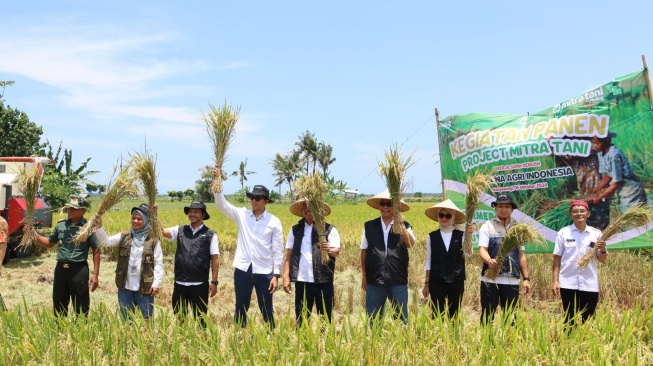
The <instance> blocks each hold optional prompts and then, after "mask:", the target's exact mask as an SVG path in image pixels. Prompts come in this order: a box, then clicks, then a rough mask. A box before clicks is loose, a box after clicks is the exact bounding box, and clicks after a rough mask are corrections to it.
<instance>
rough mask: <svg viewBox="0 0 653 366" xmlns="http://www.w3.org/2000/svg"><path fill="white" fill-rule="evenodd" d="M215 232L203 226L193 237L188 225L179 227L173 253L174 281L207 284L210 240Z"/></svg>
mask: <svg viewBox="0 0 653 366" xmlns="http://www.w3.org/2000/svg"><path fill="white" fill-rule="evenodd" d="M213 235H216V234H215V232H214V231H213V230H211V229H209V228H208V227H206V225H204V226H203V227H202V228H201V229H200V230H199V231H198V232H197V233H195V235H193V230H192V229H191V227H190V226H189V225H184V226H180V227H179V234H178V235H177V252H176V253H175V281H179V282H208V280H209V271H210V269H211V239H212V238H213Z"/></svg>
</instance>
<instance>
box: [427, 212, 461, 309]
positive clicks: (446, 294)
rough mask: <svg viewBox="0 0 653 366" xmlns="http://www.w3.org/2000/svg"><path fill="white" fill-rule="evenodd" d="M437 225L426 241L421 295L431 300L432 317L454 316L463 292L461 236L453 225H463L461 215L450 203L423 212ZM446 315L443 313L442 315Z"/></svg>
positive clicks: (459, 231)
mask: <svg viewBox="0 0 653 366" xmlns="http://www.w3.org/2000/svg"><path fill="white" fill-rule="evenodd" d="M424 213H425V214H426V216H428V218H430V219H431V220H433V221H437V222H438V224H440V228H439V229H438V230H435V231H432V232H431V233H429V236H428V237H427V239H426V266H425V269H426V275H425V279H424V289H423V290H422V294H423V295H424V297H425V298H428V297H429V295H430V296H431V309H433V316H435V315H436V314H437V315H439V314H448V315H449V317H450V318H453V317H455V316H456V314H457V313H458V309H459V308H460V302H461V301H462V299H463V292H464V291H465V255H464V254H463V236H464V234H465V233H464V232H463V231H461V230H457V229H456V228H455V226H454V225H459V224H462V223H464V222H465V218H466V216H465V214H464V213H463V212H462V211H461V210H460V209H459V208H458V207H456V205H455V204H454V203H453V202H452V201H451V200H446V201H443V202H440V203H437V204H435V205H433V206H431V207H429V208H427V209H426V211H424ZM445 311H446V312H445Z"/></svg>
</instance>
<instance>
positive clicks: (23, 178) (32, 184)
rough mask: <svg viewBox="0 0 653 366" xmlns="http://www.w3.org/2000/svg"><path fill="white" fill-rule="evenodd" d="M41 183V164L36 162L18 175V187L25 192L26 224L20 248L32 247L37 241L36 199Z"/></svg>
mask: <svg viewBox="0 0 653 366" xmlns="http://www.w3.org/2000/svg"><path fill="white" fill-rule="evenodd" d="M40 184H41V175H40V174H39V165H38V164H34V167H33V168H32V169H21V171H20V174H19V176H18V189H19V190H20V192H22V194H23V198H24V199H25V207H26V210H25V219H24V220H23V224H24V225H25V234H23V238H22V239H21V241H20V244H19V245H18V247H19V248H31V247H32V246H33V245H35V243H36V241H35V240H36V237H35V235H34V233H35V230H34V221H33V220H34V213H35V212H36V208H35V207H36V206H35V204H34V201H35V200H36V194H37V192H38V190H39V185H40Z"/></svg>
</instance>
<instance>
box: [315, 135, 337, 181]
mask: <svg viewBox="0 0 653 366" xmlns="http://www.w3.org/2000/svg"><path fill="white" fill-rule="evenodd" d="M332 153H333V148H332V147H331V145H327V144H325V143H324V142H320V144H319V145H318V148H317V163H318V164H320V167H321V168H322V177H323V178H324V179H326V177H327V176H328V174H329V165H331V164H333V163H334V162H335V161H336V158H332V157H331V154H332Z"/></svg>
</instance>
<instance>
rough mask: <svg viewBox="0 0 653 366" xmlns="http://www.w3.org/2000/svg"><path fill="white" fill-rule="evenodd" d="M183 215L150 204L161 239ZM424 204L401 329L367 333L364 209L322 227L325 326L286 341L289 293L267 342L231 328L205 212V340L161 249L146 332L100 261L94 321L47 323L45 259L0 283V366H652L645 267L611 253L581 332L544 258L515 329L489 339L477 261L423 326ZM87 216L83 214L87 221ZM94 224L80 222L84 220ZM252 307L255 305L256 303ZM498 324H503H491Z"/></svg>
mask: <svg viewBox="0 0 653 366" xmlns="http://www.w3.org/2000/svg"><path fill="white" fill-rule="evenodd" d="M139 203H140V201H133V202H122V203H120V204H119V205H117V206H116V207H117V208H118V210H117V211H111V212H108V213H106V214H105V215H104V226H105V229H106V230H107V232H108V233H109V234H113V233H117V232H119V231H122V230H126V229H128V227H129V217H130V216H129V209H130V208H131V207H133V206H137V205H138V204H139ZM185 204H186V205H187V204H188V202H176V201H175V202H169V201H166V200H161V201H160V202H159V214H160V218H161V220H162V222H163V223H164V225H165V226H174V225H180V224H185V223H186V222H187V219H186V217H185V216H184V214H183V209H182V208H183V206H184V205H185ZM432 204H433V203H432V202H431V203H428V202H420V203H411V210H410V211H408V212H406V213H405V215H404V217H405V219H406V220H407V221H408V222H410V223H411V224H412V225H413V229H414V231H415V234H416V236H417V238H418V241H417V243H416V246H415V248H413V249H411V265H410V271H409V272H410V273H409V281H410V283H409V298H410V301H409V310H410V315H409V316H410V319H409V322H408V324H407V325H403V324H402V323H401V322H399V321H395V320H393V319H392V317H391V315H390V314H388V315H387V316H386V318H385V319H383V321H382V322H380V323H379V325H378V326H376V327H374V328H372V329H370V328H368V326H367V319H366V317H365V314H364V306H363V305H364V293H363V291H362V290H361V288H360V281H361V274H360V260H359V258H360V250H359V248H358V245H359V242H360V237H361V234H362V224H363V222H364V221H366V220H369V219H372V218H375V217H377V216H378V212H377V211H375V210H374V209H372V208H370V207H368V206H367V205H366V204H365V203H364V202H361V203H359V204H332V205H331V207H332V210H333V211H332V214H331V215H330V216H329V217H327V221H328V222H330V223H332V224H333V225H335V226H336V227H337V228H338V231H339V232H340V234H341V236H342V250H341V255H340V256H339V257H338V261H337V265H336V279H335V291H336V304H335V310H334V322H333V323H332V324H321V323H320V322H319V320H318V319H315V317H314V319H313V320H312V322H311V324H310V326H309V327H306V328H299V329H298V328H296V326H295V320H294V307H293V300H294V293H293V294H290V295H288V294H286V293H284V292H283V291H280V292H277V293H276V294H275V295H274V301H275V314H276V319H277V328H276V329H275V330H274V331H272V332H269V331H268V330H267V328H266V327H265V326H264V324H263V322H262V319H261V315H260V312H259V311H258V309H257V307H256V301H253V302H252V305H253V306H252V308H251V309H250V311H249V317H250V318H249V319H250V325H249V327H248V328H246V329H239V328H236V327H234V325H233V323H232V316H233V306H234V302H235V301H234V294H233V269H232V267H231V260H232V258H233V251H234V248H235V243H236V234H237V232H236V225H235V224H234V223H232V222H231V221H229V220H227V219H225V218H224V217H223V216H222V215H221V214H220V213H219V212H218V211H217V210H216V209H215V206H214V205H213V204H212V203H211V204H209V213H210V215H211V219H210V220H208V221H207V222H206V224H207V225H208V226H209V227H211V228H212V229H214V230H216V231H217V233H218V235H219V241H220V252H221V260H220V264H221V269H220V276H219V280H220V285H219V286H218V294H217V296H216V297H215V298H213V299H211V301H210V304H209V315H208V317H209V321H208V326H207V328H206V329H201V328H199V327H198V326H197V323H196V322H195V321H194V320H191V319H178V318H177V317H175V316H174V315H173V314H172V311H171V305H170V303H171V295H172V283H173V256H174V250H175V247H174V243H168V242H167V241H165V242H164V243H163V244H164V245H163V248H164V253H165V260H164V262H165V271H166V275H165V277H164V284H163V286H162V289H161V292H160V293H159V295H158V296H157V298H156V302H155V317H154V318H153V319H152V320H151V321H150V323H149V324H148V323H145V321H144V320H143V319H140V318H135V319H133V320H131V321H128V322H125V321H123V320H121V318H120V317H119V315H118V312H117V303H118V302H117V295H116V293H117V290H116V288H115V285H114V270H115V264H116V263H115V261H113V260H111V257H112V256H113V255H112V254H113V253H112V252H111V251H108V250H105V251H104V252H103V262H102V265H101V269H100V286H99V288H98V290H96V291H95V292H94V293H92V294H91V314H90V315H89V317H88V318H87V319H84V318H79V319H77V318H75V317H74V316H71V317H68V318H64V319H56V318H54V316H53V313H52V298H51V296H52V279H53V270H54V265H55V252H54V251H49V252H46V253H44V254H41V255H40V256H34V257H28V258H22V259H13V260H12V261H10V262H9V263H8V265H7V266H5V268H4V269H3V271H2V279H3V281H2V284H1V285H0V293H2V296H3V298H4V300H5V303H6V305H7V307H8V308H9V311H8V312H4V313H0V329H1V331H2V342H3V346H2V348H1V350H0V360H1V361H0V363H3V364H7V365H24V364H27V365H59V364H72V365H116V364H138V365H152V364H157V365H159V364H160V365H181V364H184V365H204V364H220V365H222V364H228V365H231V364H246V365H266V364H275V365H276V364H282V365H291V364H292V365H313V364H317V365H334V364H335V365H401V364H416V365H433V364H474V365H475V364H498V365H502V364H529V365H568V364H628V365H641V364H651V363H653V347H652V344H651V342H653V327H651V326H650V324H651V323H652V322H653V306H652V301H653V291H652V290H653V284H651V281H650V278H652V277H653V265H652V264H651V262H650V259H649V256H647V255H646V254H637V253H631V252H616V251H613V252H611V253H610V256H609V258H608V263H607V264H606V265H603V266H601V267H600V286H601V291H602V292H601V299H600V309H599V310H597V314H596V316H595V317H594V318H593V319H591V320H590V321H589V322H588V323H586V324H583V325H581V326H579V327H578V328H577V329H575V330H574V331H572V332H571V333H569V334H567V333H566V332H565V331H564V329H563V326H562V311H561V305H560V300H559V299H555V298H553V297H552V295H551V294H550V290H549V288H550V283H551V264H552V263H551V262H552V256H551V255H550V254H537V255H535V254H533V255H528V260H529V269H530V274H531V278H532V286H533V289H532V293H531V294H529V295H527V296H521V299H520V304H519V308H518V309H517V311H516V321H515V324H514V325H510V323H511V322H510V321H506V319H502V316H498V317H497V319H495V322H494V324H493V325H492V326H489V327H482V326H480V324H479V316H480V315H479V314H480V312H479V311H480V301H479V295H478V294H479V284H480V282H479V277H480V269H481V261H480V260H479V259H478V257H477V255H474V256H473V257H472V258H471V260H469V261H468V262H467V281H466V292H465V297H464V300H463V307H462V309H461V314H460V317H459V318H458V319H457V320H456V321H453V322H451V321H448V320H446V319H441V318H437V317H436V318H435V319H433V318H432V317H431V314H430V310H429V307H428V306H426V305H425V302H424V301H423V300H422V298H421V290H422V286H423V279H424V269H423V268H424V256H425V248H424V245H425V241H426V236H427V234H428V233H429V232H430V231H432V230H434V229H435V228H436V223H435V222H433V221H431V220H429V219H428V218H427V217H426V216H425V215H424V210H425V209H426V208H427V207H429V206H431V205H432ZM268 208H269V211H270V212H272V213H273V214H275V215H277V216H279V218H280V219H281V221H282V223H283V225H284V231H285V234H287V232H288V230H290V227H291V226H292V225H293V224H294V223H295V222H296V221H297V220H298V219H299V218H297V217H294V216H292V215H291V214H290V212H289V211H288V204H287V203H286V204H284V203H281V204H276V203H275V204H271V205H269V206H268ZM92 212H93V210H90V212H89V213H92ZM87 216H89V217H90V214H87ZM254 296H255V295H254ZM498 315H501V314H498Z"/></svg>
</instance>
